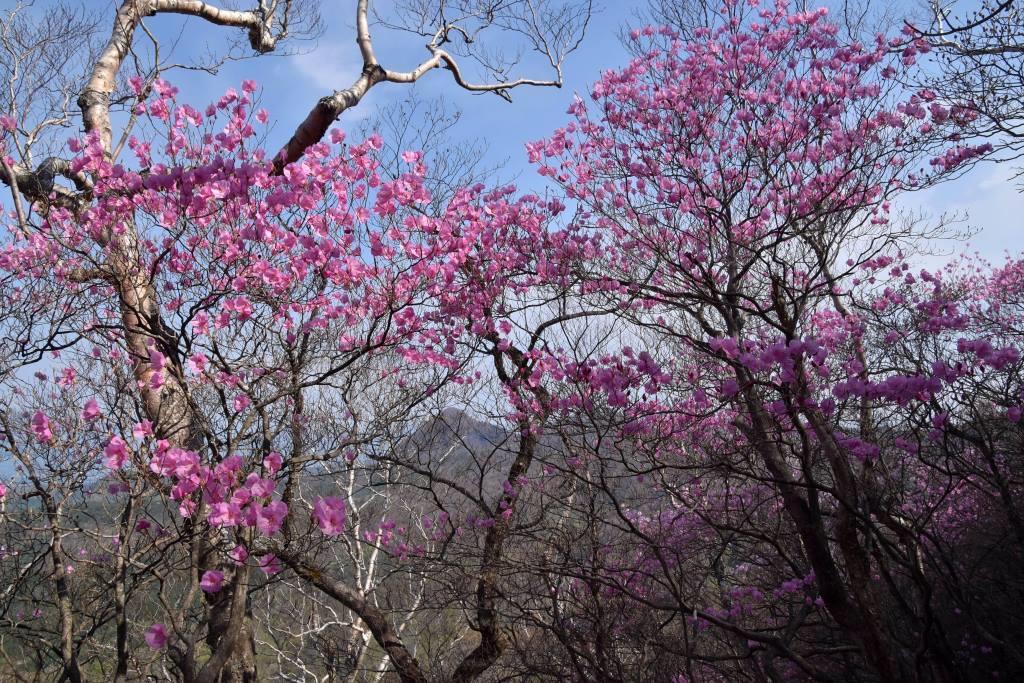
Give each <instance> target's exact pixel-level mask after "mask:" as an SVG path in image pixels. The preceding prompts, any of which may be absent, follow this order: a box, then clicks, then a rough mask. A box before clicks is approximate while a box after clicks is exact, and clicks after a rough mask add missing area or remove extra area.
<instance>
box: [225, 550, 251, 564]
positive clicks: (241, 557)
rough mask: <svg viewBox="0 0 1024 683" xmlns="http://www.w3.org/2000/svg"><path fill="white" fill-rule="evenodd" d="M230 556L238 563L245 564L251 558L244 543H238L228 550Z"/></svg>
mask: <svg viewBox="0 0 1024 683" xmlns="http://www.w3.org/2000/svg"><path fill="white" fill-rule="evenodd" d="M228 557H230V558H231V561H232V562H234V563H235V564H237V565H243V564H245V561H246V560H247V559H249V551H248V550H246V549H245V546H244V545H236V546H235V547H234V548H232V549H231V550H230V551H229V552H228Z"/></svg>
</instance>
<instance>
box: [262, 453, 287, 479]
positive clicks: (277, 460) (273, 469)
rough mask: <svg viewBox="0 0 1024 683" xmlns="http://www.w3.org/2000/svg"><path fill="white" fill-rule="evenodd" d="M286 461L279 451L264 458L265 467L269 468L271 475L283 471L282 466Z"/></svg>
mask: <svg viewBox="0 0 1024 683" xmlns="http://www.w3.org/2000/svg"><path fill="white" fill-rule="evenodd" d="M283 462H284V460H283V459H282V458H281V454H280V453H278V452H277V451H271V452H270V453H268V454H267V457H265V458H263V466H264V467H265V468H267V472H269V473H270V474H271V475H274V474H277V473H278V472H280V471H281V465H282V463H283Z"/></svg>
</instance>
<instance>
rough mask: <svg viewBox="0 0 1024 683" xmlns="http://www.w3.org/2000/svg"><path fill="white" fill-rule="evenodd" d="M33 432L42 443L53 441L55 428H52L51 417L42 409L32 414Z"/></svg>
mask: <svg viewBox="0 0 1024 683" xmlns="http://www.w3.org/2000/svg"><path fill="white" fill-rule="evenodd" d="M32 432H33V433H34V434H35V435H36V439H38V440H39V441H41V442H42V443H49V442H50V441H53V430H52V429H50V418H49V417H48V416H47V415H46V413H44V412H43V411H41V410H37V411H36V413H35V415H33V416H32Z"/></svg>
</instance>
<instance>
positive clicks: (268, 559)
mask: <svg viewBox="0 0 1024 683" xmlns="http://www.w3.org/2000/svg"><path fill="white" fill-rule="evenodd" d="M258 562H259V567H260V571H262V572H263V573H264V574H266V575H267V576H273V575H274V574H278V573H280V571H281V561H280V560H278V559H277V555H274V554H273V553H270V554H267V555H261V556H260V557H259V558H258Z"/></svg>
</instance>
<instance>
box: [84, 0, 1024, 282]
mask: <svg viewBox="0 0 1024 683" xmlns="http://www.w3.org/2000/svg"><path fill="white" fill-rule="evenodd" d="M96 1H97V4H103V5H108V3H107V2H106V1H105V0H96ZM901 1H902V0H901ZM354 4H355V3H354V2H351V1H350V0H344V1H342V2H332V3H328V4H325V6H324V10H323V11H324V20H325V31H324V33H323V35H322V36H321V37H320V39H319V40H318V41H316V42H315V43H308V44H305V45H299V46H297V47H298V49H299V53H298V54H293V55H289V56H267V57H261V58H259V59H254V60H244V61H241V62H234V63H229V64H227V65H225V66H224V67H223V68H222V69H221V70H220V72H219V73H218V75H217V76H216V77H211V76H208V75H206V74H196V73H193V72H183V71H182V72H177V73H175V74H171V75H170V76H169V78H171V80H173V81H174V82H175V83H177V84H179V85H180V86H181V88H182V91H183V94H184V98H185V99H187V100H188V101H190V102H192V103H193V104H205V103H206V102H208V101H210V100H211V99H214V98H216V97H217V96H219V95H220V94H221V93H223V91H224V89H225V88H227V87H228V86H230V85H235V86H237V85H238V84H239V83H241V81H242V80H243V79H245V78H255V79H256V80H257V81H259V82H260V84H261V86H262V90H261V93H260V99H261V104H262V106H264V107H265V108H267V109H268V110H269V111H270V114H271V121H272V128H271V131H270V138H269V141H268V142H269V144H270V146H271V147H274V148H276V147H277V146H279V145H280V144H282V143H283V142H284V141H285V140H286V139H287V138H288V136H290V135H291V132H292V131H293V130H294V127H295V126H296V125H297V123H298V122H299V121H301V120H302V118H303V117H304V116H305V115H306V113H307V112H308V111H309V109H310V107H312V106H313V104H314V103H315V102H316V100H317V99H318V98H319V97H322V96H323V95H326V94H329V93H330V92H331V91H333V90H335V89H339V88H344V87H347V86H348V85H350V84H351V83H352V82H353V80H354V79H355V77H356V75H357V74H358V71H359V69H360V67H361V64H360V60H359V53H358V50H357V48H356V44H355V40H354V35H355V32H354V28H353V19H354V17H353V14H354V12H353V11H351V10H352V8H353V7H354ZM380 4H381V5H382V6H383V5H384V3H383V2H381V3H380ZM328 5H330V7H329V8H328ZM644 6H646V2H643V1H642V0H641V1H630V0H623V1H621V2H615V1H614V0H607V1H606V2H604V3H603V6H602V7H600V8H599V9H598V12H597V14H596V15H595V16H594V18H593V20H592V22H591V25H590V29H589V31H588V34H587V36H586V39H585V40H584V42H583V45H582V46H581V48H580V49H579V50H578V51H577V52H575V53H574V54H572V55H571V56H570V57H569V58H568V60H567V62H566V64H565V67H564V77H565V85H564V86H563V87H562V89H560V90H559V89H554V88H529V87H524V88H518V89H516V90H514V91H512V95H513V102H512V103H508V102H505V101H504V100H502V99H500V98H499V97H497V96H495V95H492V94H471V93H468V92H466V91H464V90H461V89H460V88H458V87H456V86H455V85H454V83H453V82H452V80H451V76H450V75H449V74H448V73H447V72H445V71H442V70H436V71H434V72H433V73H429V74H427V75H426V76H425V77H424V78H423V79H422V80H421V81H420V83H419V84H417V85H416V86H415V88H416V89H417V92H418V94H419V95H420V96H422V97H423V98H425V99H427V100H429V99H430V98H433V97H438V96H440V97H443V98H444V99H445V101H446V103H447V104H448V105H450V106H451V107H455V108H457V109H459V110H460V111H461V112H462V118H461V120H460V122H459V125H458V128H457V129H456V131H454V136H453V142H456V143H457V142H458V140H459V139H463V140H467V139H480V140H483V141H485V142H486V145H487V155H486V157H485V162H486V163H487V164H489V165H493V164H498V163H502V162H504V163H505V167H504V171H503V173H502V176H503V177H511V176H516V175H518V176H520V181H521V184H526V185H530V186H533V187H536V186H538V185H539V184H540V183H539V179H538V178H537V177H536V176H534V175H533V171H532V169H531V167H530V166H529V165H528V164H527V163H526V155H525V152H524V150H523V146H524V144H525V143H527V142H529V141H532V140H536V139H538V138H541V137H544V136H546V135H548V134H549V133H550V132H551V131H552V130H554V129H555V128H556V127H558V126H559V125H562V124H563V123H565V122H566V120H567V118H568V117H567V114H566V108H567V107H568V105H569V103H570V101H571V99H572V97H573V94H574V93H575V92H578V93H580V94H581V95H584V96H586V93H588V92H589V87H588V84H589V83H591V82H592V81H593V80H594V79H596V78H597V77H598V75H599V74H600V72H601V71H602V70H604V69H607V68H613V67H616V66H620V65H622V64H624V63H625V62H626V61H627V60H628V58H629V55H628V53H627V51H626V50H625V49H624V48H623V46H622V45H621V43H620V41H619V34H620V31H621V29H622V27H623V26H625V25H627V24H634V25H635V24H636V22H637V20H636V16H637V13H638V11H639V10H641V9H642V8H643V7H644ZM156 22H160V24H159V25H156ZM151 28H152V29H153V30H154V32H155V33H157V34H158V35H159V36H161V39H162V40H164V41H165V42H166V43H168V44H169V43H170V42H171V41H173V40H174V39H175V38H177V39H178V41H179V43H178V45H177V46H176V48H175V49H176V51H177V52H178V54H180V55H182V56H184V55H185V54H186V53H187V54H190V55H195V54H202V53H204V52H206V51H207V48H209V49H211V50H216V49H218V48H222V47H223V41H224V39H225V29H222V28H216V27H210V26H207V25H203V24H202V23H201V22H196V21H190V22H187V21H184V20H181V19H178V18H175V17H166V16H163V17H158V18H157V19H153V20H151ZM372 34H373V39H374V44H375V47H376V51H377V56H378V59H379V60H380V62H381V63H382V65H383V66H385V67H386V68H390V69H394V70H407V69H411V68H412V67H414V66H415V65H416V64H417V63H418V62H419V61H420V60H422V59H423V58H425V56H427V52H426V50H425V49H424V48H423V47H422V43H423V42H424V41H423V40H422V39H419V38H417V37H415V36H410V35H407V34H401V33H396V32H393V31H388V30H385V29H383V28H380V27H376V28H374V29H373V30H372ZM233 37H237V36H233ZM502 47H504V44H503V45H502ZM531 66H537V65H531V64H529V63H526V64H524V65H523V66H522V67H521V72H522V73H521V75H526V76H541V77H546V75H547V72H546V71H545V70H544V69H543V68H531ZM470 75H472V72H470ZM409 87H410V86H406V85H396V84H390V83H384V84H381V85H379V86H377V87H375V88H373V89H372V90H371V91H370V93H369V94H368V95H367V97H366V98H365V99H364V101H363V102H362V103H361V104H360V105H359V106H358V107H356V108H355V109H352V110H350V111H348V112H346V113H345V114H344V115H343V116H342V118H341V120H340V122H339V124H337V125H340V126H342V127H343V128H345V129H346V130H348V131H354V130H355V129H356V128H358V127H359V125H360V124H361V123H363V122H364V121H365V119H367V118H368V117H372V116H373V114H374V112H375V111H377V110H378V109H379V108H381V107H383V106H386V105H387V104H388V103H389V102H394V101H397V100H400V99H402V98H404V97H405V96H407V95H408V92H409ZM1013 173H1014V169H1013V168H1012V167H1011V165H1009V164H1003V165H999V166H996V165H993V164H983V165H981V166H979V167H977V168H976V169H975V170H973V171H971V172H970V173H968V174H966V175H965V176H964V177H962V178H960V179H958V180H956V181H954V182H949V183H946V184H943V185H941V186H940V187H938V188H935V189H932V190H929V191H927V192H921V193H915V194H911V195H908V196H906V197H905V198H904V200H903V201H902V202H901V204H902V205H903V206H904V207H906V208H907V209H909V210H918V211H923V212H924V214H925V215H926V217H927V216H930V217H931V219H932V220H938V219H939V218H940V217H941V216H943V215H945V216H947V217H955V218H958V219H961V220H962V222H961V223H960V224H959V227H961V228H962V229H964V230H967V231H971V232H973V233H975V234H974V236H973V237H972V238H971V239H970V241H969V243H968V242H954V241H945V242H942V243H937V244H935V245H934V251H935V252H936V253H935V254H933V255H930V256H928V257H926V258H925V259H924V260H925V261H927V262H928V263H929V264H930V265H938V264H939V263H941V262H943V261H945V260H947V259H948V257H949V256H950V255H953V254H956V253H958V252H960V251H974V250H977V251H978V252H979V253H980V254H981V255H983V256H985V257H986V258H989V259H991V260H993V261H995V262H998V261H1001V260H1002V255H1003V254H1004V253H1005V252H1006V251H1007V250H1010V251H1011V252H1014V253H1016V252H1017V251H1019V250H1020V247H1021V244H1022V242H1021V239H1020V235H1021V234H1022V228H1024V195H1022V194H1021V193H1020V192H1019V191H1018V183H1016V182H1014V181H1013V180H1012V175H1013Z"/></svg>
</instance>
